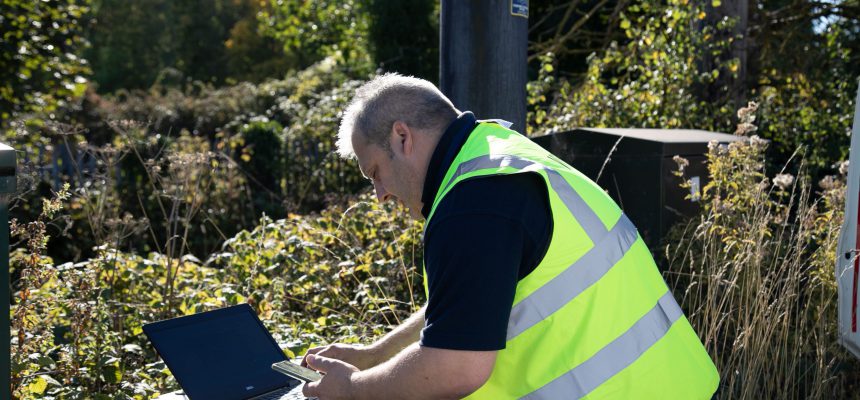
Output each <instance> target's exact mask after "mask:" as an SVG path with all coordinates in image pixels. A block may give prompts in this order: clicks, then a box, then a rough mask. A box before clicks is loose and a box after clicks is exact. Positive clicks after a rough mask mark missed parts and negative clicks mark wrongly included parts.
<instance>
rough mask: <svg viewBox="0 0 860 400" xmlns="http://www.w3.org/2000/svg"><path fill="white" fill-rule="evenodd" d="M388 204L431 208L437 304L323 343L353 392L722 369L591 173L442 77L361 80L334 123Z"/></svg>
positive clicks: (318, 365) (665, 384)
mask: <svg viewBox="0 0 860 400" xmlns="http://www.w3.org/2000/svg"><path fill="white" fill-rule="evenodd" d="M338 149H339V152H340V154H341V155H342V156H345V157H355V158H357V160H358V164H359V167H360V168H361V171H362V173H363V174H364V175H365V176H366V177H368V178H369V179H371V180H372V181H373V185H374V189H375V190H376V195H377V197H378V199H379V200H380V201H386V200H398V201H400V202H402V203H403V204H405V205H406V206H407V207H408V208H409V212H410V214H411V215H412V216H413V217H415V218H425V219H426V220H427V221H426V225H425V232H424V243H425V255H424V264H425V282H426V289H427V292H428V301H427V305H426V306H425V307H424V308H422V309H421V310H420V311H419V312H418V313H416V314H415V315H413V316H412V317H410V318H409V319H408V320H407V321H406V322H405V323H404V324H402V325H401V326H399V327H398V328H396V329H395V330H394V331H392V332H391V333H389V334H388V335H386V336H385V337H383V338H382V339H381V340H379V341H377V342H376V343H374V344H372V345H369V346H348V345H343V344H333V345H330V346H326V347H322V348H315V349H311V350H310V351H309V352H308V355H307V356H306V357H305V363H306V364H307V365H309V366H310V367H311V368H314V369H317V370H319V371H321V372H324V373H325V377H324V378H323V379H322V380H321V381H319V382H315V383H310V384H308V385H306V386H305V389H304V392H305V394H306V395H308V396H317V397H319V398H320V399H322V400H327V399H341V398H358V399H362V398H368V399H370V398H374V399H380V398H383V399H389V398H408V399H424V398H427V399H431V398H433V399H435V398H462V397H466V396H470V398H485V399H506V398H521V397H527V398H536V399H556V398H564V399H568V398H581V397H586V396H588V397H589V398H672V399H680V398H710V396H711V395H712V394H713V393H714V391H715V390H716V387H717V384H718V381H719V376H718V374H717V371H716V368H715V367H714V365H713V363H712V362H711V360H710V358H709V356H708V354H707V352H706V351H705V350H704V348H703V346H702V344H701V342H700V340H699V338H698V337H697V336H696V334H695V332H694V331H693V330H692V328H691V327H690V325H689V323H688V322H687V320H686V318H685V317H684V316H683V313H682V312H681V310H680V308H679V307H678V305H677V303H675V300H674V299H673V298H672V295H671V293H670V292H669V291H668V289H667V287H666V284H665V283H664V282H663V280H662V277H661V276H660V273H659V272H658V271H657V268H656V266H655V265H654V262H653V259H652V258H651V255H650V252H649V251H648V249H647V248H646V247H645V245H644V243H643V242H642V240H641V238H640V237H639V236H638V233H637V232H636V230H635V228H633V227H632V225H631V224H630V222H629V220H627V218H626V217H625V216H624V215H623V214H622V213H621V210H620V209H619V208H618V207H617V206H616V205H615V203H614V202H613V201H612V200H611V199H610V198H609V197H608V196H607V195H606V194H605V193H604V192H603V190H601V189H600V188H599V187H597V186H596V185H595V184H594V183H593V182H591V181H590V180H588V179H587V178H585V177H584V176H583V175H581V174H580V173H579V172H578V171H576V170H574V169H573V168H571V167H570V166H568V165H566V164H564V163H563V162H562V161H560V160H558V159H557V158H555V157H553V156H552V155H551V154H549V153H547V152H546V151H544V150H543V149H541V148H540V147H538V146H536V145H534V144H533V143H532V142H531V141H529V140H528V139H527V138H525V137H523V136H521V135H519V134H518V133H516V132H513V131H511V130H508V129H506V128H505V127H504V126H502V125H501V124H500V123H494V122H481V121H476V119H475V117H474V116H473V115H472V114H471V113H469V112H465V113H461V112H460V111H459V110H457V109H456V108H455V107H454V105H453V104H451V102H450V100H448V99H447V98H446V97H445V96H444V95H443V94H442V93H441V92H440V91H439V90H438V89H437V88H436V87H434V86H433V85H432V84H431V83H429V82H427V81H424V80H421V79H416V78H412V77H404V76H400V75H397V74H386V75H382V76H380V77H377V78H376V79H374V80H372V81H370V82H368V83H367V84H365V85H364V86H362V87H361V88H359V89H358V90H357V92H356V94H355V97H354V99H353V101H352V103H351V104H350V105H349V107H348V108H347V110H346V112H345V114H344V117H343V120H342V122H341V126H340V131H339V133H338Z"/></svg>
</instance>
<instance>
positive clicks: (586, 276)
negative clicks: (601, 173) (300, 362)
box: [424, 123, 719, 400]
mask: <svg viewBox="0 0 860 400" xmlns="http://www.w3.org/2000/svg"><path fill="white" fill-rule="evenodd" d="M525 172H531V173H537V174H539V175H540V176H541V177H542V178H543V180H544V182H545V183H546V186H547V189H548V193H549V203H550V208H551V209H552V210H551V211H552V218H553V232H552V237H551V239H550V244H549V248H548V249H547V252H546V255H544V258H543V259H542V260H541V262H540V264H538V266H537V267H536V268H535V270H534V271H532V272H531V273H530V274H529V275H528V276H526V277H525V278H523V279H522V280H520V281H519V283H518V284H517V289H516V294H515V296H514V303H513V306H512V309H511V315H510V319H509V321H508V332H507V341H506V347H505V349H503V350H501V351H499V352H498V357H497V359H496V364H495V367H494V368H493V372H492V374H491V376H490V378H489V380H488V381H487V382H486V383H485V384H484V385H483V386H482V387H481V388H480V389H478V390H477V391H476V392H475V393H473V394H472V395H470V396H469V398H475V399H493V400H496V399H515V398H527V399H579V398H588V399H603V398H612V399H708V398H710V397H711V396H712V395H713V393H714V392H715V391H716V388H717V385H718V383H719V374H718V372H717V369H716V367H715V366H714V363H713V362H712V361H711V359H710V357H709V356H708V353H707V351H705V348H704V346H703V345H702V342H701V340H700V339H699V337H698V336H697V335H696V333H695V332H694V331H693V328H692V327H691V326H690V323H689V322H688V321H687V318H686V317H684V313H683V311H681V308H680V307H679V306H678V304H677V303H676V302H675V299H674V298H673V297H672V293H671V292H670V291H669V289H668V287H667V286H666V283H665V282H664V281H663V278H662V276H661V275H660V272H659V271H658V269H657V266H656V265H655V263H654V259H653V258H652V257H651V253H650V252H649V250H648V248H647V247H646V245H645V244H644V242H643V241H642V239H641V237H640V236H639V234H638V232H637V231H636V228H635V227H634V226H633V225H632V224H631V222H630V220H628V219H627V217H626V216H625V215H624V214H623V213H622V212H621V209H619V208H618V206H617V205H616V204H615V202H614V201H612V199H611V198H610V197H609V196H608V195H607V194H606V193H605V192H604V191H603V190H602V189H601V188H600V187H598V186H597V184H595V183H594V182H592V181H591V180H590V179H588V178H587V177H586V176H585V175H583V174H582V173H580V172H579V171H577V170H575V169H574V168H573V167H571V166H569V165H567V164H565V163H564V162H563V161H561V160H559V159H558V158H557V157H555V156H553V155H552V154H551V153H549V152H547V151H546V150H544V149H542V148H541V147H540V146H538V145H536V144H534V143H533V142H532V141H530V140H529V139H527V138H525V137H524V136H522V135H520V134H518V133H516V132H514V131H511V130H509V129H506V128H504V127H502V126H500V125H498V124H495V123H480V124H478V126H477V127H476V128H475V130H474V131H473V132H472V133H471V135H470V136H469V138H468V139H467V141H466V143H465V144H464V145H463V148H462V149H461V150H460V152H459V153H458V154H457V156H456V157H455V159H454V161H453V162H452V164H451V166H450V168H449V169H448V171H447V173H446V174H445V177H444V178H443V180H442V184H441V185H440V186H439V191H438V192H437V194H436V198H435V200H434V203H433V206H432V208H431V211H430V215H429V216H428V218H427V224H425V226H428V225H429V223H430V220H431V219H432V218H433V214H434V212H435V210H436V207H438V205H439V203H440V202H441V201H442V199H444V198H445V195H446V194H447V193H448V192H449V191H450V190H451V189H452V188H453V187H454V186H456V185H457V184H458V183H460V182H462V181H464V180H467V179H474V178H480V177H483V176H490V175H503V174H518V173H525ZM475 234H478V235H479V234H481V233H480V232H475ZM424 281H425V282H427V277H426V272H425V279H424ZM425 290H426V284H425Z"/></svg>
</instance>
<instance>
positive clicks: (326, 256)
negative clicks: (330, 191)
mask: <svg viewBox="0 0 860 400" xmlns="http://www.w3.org/2000/svg"><path fill="white" fill-rule="evenodd" d="M356 200H357V202H355V203H354V204H353V205H352V206H351V207H349V208H344V207H341V206H335V207H332V208H330V209H327V210H325V211H324V212H322V213H321V214H319V215H309V216H297V215H290V216H289V217H288V218H287V219H283V220H278V221H273V220H271V219H269V218H268V217H264V218H262V219H261V220H260V221H259V226H257V227H256V228H255V229H253V230H251V231H242V232H240V233H239V234H238V235H236V236H235V237H233V238H231V239H229V240H227V241H226V242H225V243H224V246H223V251H222V252H219V253H217V254H215V255H213V256H212V257H211V258H210V259H209V260H208V261H207V262H206V266H204V265H202V264H203V263H201V262H200V261H199V260H197V259H196V258H195V257H193V256H184V257H180V258H172V257H169V256H165V255H160V254H157V253H153V254H150V255H149V256H147V257H141V256H137V255H133V254H128V253H123V252H119V251H117V250H116V249H114V248H111V247H110V246H103V247H100V249H99V252H98V255H97V256H96V257H94V258H93V259H90V260H87V261H85V262H82V263H77V264H71V263H69V264H64V265H59V266H55V265H53V264H52V263H51V261H50V260H49V259H41V261H40V262H39V263H38V264H33V265H32V266H31V267H30V268H31V269H32V270H33V271H37V272H39V273H45V272H46V271H47V272H50V273H51V275H50V276H51V279H50V280H48V281H46V283H41V284H37V283H31V281H23V283H20V284H19V285H17V286H16V296H17V297H16V298H21V296H22V295H23V294H24V293H27V294H28V295H29V296H30V297H29V298H30V299H33V300H30V301H31V303H37V304H40V308H39V309H38V311H39V312H38V313H36V312H31V313H30V314H28V315H32V316H33V317H32V318H31V319H29V321H32V324H33V326H34V327H38V329H39V330H38V331H30V335H28V336H27V337H28V338H29V339H28V341H27V343H35V342H36V341H37V340H41V342H40V343H42V344H41V346H40V347H39V349H35V348H33V349H31V348H29V347H28V348H26V349H24V350H22V351H20V352H16V353H14V354H17V355H18V356H19V357H18V358H15V359H16V360H20V362H18V364H15V365H16V368H17V369H18V370H19V371H20V372H19V374H20V375H23V374H25V373H26V376H27V378H24V379H20V380H17V381H16V383H17V386H16V387H17V388H18V389H17V390H18V392H17V393H18V395H19V396H21V398H72V399H74V398H81V399H83V398H93V397H94V396H99V395H110V396H111V397H116V396H128V397H131V398H151V397H154V396H157V395H158V394H159V393H165V392H167V391H169V390H173V389H175V388H177V385H176V383H175V382H174V381H173V379H172V378H171V377H170V375H169V371H168V370H167V369H166V367H165V365H164V364H163V363H162V362H161V361H160V359H159V358H158V356H157V354H156V353H155V351H154V350H153V349H152V347H151V345H150V344H149V342H148V341H147V340H146V338H145V336H144V335H143V334H142V326H143V324H145V323H148V322H152V321H156V320H160V319H163V318H168V317H173V316H178V315H187V314H192V313H197V312H202V311H206V310H210V309H214V308H219V307H223V306H227V305H233V304H239V303H244V302H248V303H250V304H251V305H253V307H254V309H255V310H256V312H257V313H258V314H259V316H260V318H261V319H262V320H263V322H264V324H265V325H266V326H267V327H268V328H269V330H270V331H272V332H273V334H274V335H275V337H276V339H277V340H278V342H279V343H280V344H281V345H282V347H283V349H284V351H285V352H286V353H287V354H290V355H300V354H303V352H304V351H305V350H306V349H307V348H308V347H309V346H312V345H319V344H322V343H327V342H329V341H335V340H337V341H346V342H367V341H369V340H372V339H373V338H374V337H376V336H379V335H381V334H383V333H385V332H386V331H388V330H389V329H390V328H391V327H393V326H395V325H396V324H397V323H398V322H399V321H401V320H402V319H403V318H405V317H406V316H408V315H410V314H411V313H412V312H414V311H415V310H416V309H417V308H418V307H419V306H420V304H422V303H423V301H424V299H423V292H422V291H420V287H421V281H420V270H419V269H418V268H417V263H418V261H419V260H420V259H421V251H422V250H421V245H420V232H421V224H420V223H417V222H414V221H409V220H407V219H406V217H405V215H406V213H405V210H404V209H402V208H396V207H393V206H386V207H382V206H380V205H378V203H376V202H375V201H373V200H372V199H371V197H370V196H363V197H360V198H358V199H356ZM32 254H33V253H29V252H25V251H19V252H18V253H16V256H15V257H14V260H15V261H14V262H13V265H16V266H17V265H21V264H20V263H21V262H24V261H19V260H27V259H29V258H30V257H31V256H32ZM37 289H38V290H37ZM416 289H418V290H416ZM25 304H26V303H24V302H22V301H20V300H19V301H17V302H16V303H15V304H13V312H15V313H16V315H19V314H21V313H22V309H23V308H24V307H25ZM30 309H32V306H30ZM24 320H27V319H24ZM20 332H21V331H14V330H13V337H19V336H20V335H21V334H20ZM52 332H58V334H57V336H56V337H54V336H53V334H52ZM18 343H20V342H13V351H14V350H15V349H16V348H15V346H16V345H17V344H18ZM37 374H38V375H37ZM14 376H18V375H14Z"/></svg>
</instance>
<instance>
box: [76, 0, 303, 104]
mask: <svg viewBox="0 0 860 400" xmlns="http://www.w3.org/2000/svg"><path fill="white" fill-rule="evenodd" d="M93 8H94V19H95V23H94V24H93V27H92V29H91V30H90V31H89V32H88V34H87V37H88V38H89V39H90V41H91V42H92V47H91V49H90V50H88V51H87V52H86V53H85V54H84V57H85V58H87V59H88V60H89V61H90V62H91V63H92V65H93V70H94V71H93V80H94V81H95V82H96V83H97V85H98V86H97V89H98V91H99V92H100V93H110V92H114V91H117V90H120V89H126V90H130V89H147V88H149V87H150V86H152V85H153V84H155V83H160V84H161V85H162V86H179V87H181V86H183V84H184V83H185V82H186V80H187V81H202V82H207V83H213V84H219V85H220V84H223V83H226V82H234V83H235V82H236V81H238V80H252V81H261V80H263V79H264V78H268V77H281V76H283V74H284V73H286V71H287V69H288V68H289V67H295V65H294V64H290V60H289V59H288V58H287V57H285V55H284V53H283V52H282V51H281V49H280V48H279V47H278V46H276V45H275V42H274V41H272V40H268V39H266V38H264V37H262V36H261V35H260V34H259V32H258V30H257V16H256V15H257V12H258V11H259V10H260V2H259V1H257V0H215V1H213V0H207V1H202V0H191V1H169V0H146V1H123V0H98V1H96V2H95V4H94V7H93Z"/></svg>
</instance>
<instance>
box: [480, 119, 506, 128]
mask: <svg viewBox="0 0 860 400" xmlns="http://www.w3.org/2000/svg"><path fill="white" fill-rule="evenodd" d="M478 122H491V123H494V124H499V125H501V126H503V127H505V128H507V129H510V128H511V126H513V125H514V123H513V122H510V121H505V120H503V119H498V118H494V119H479V120H478Z"/></svg>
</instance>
